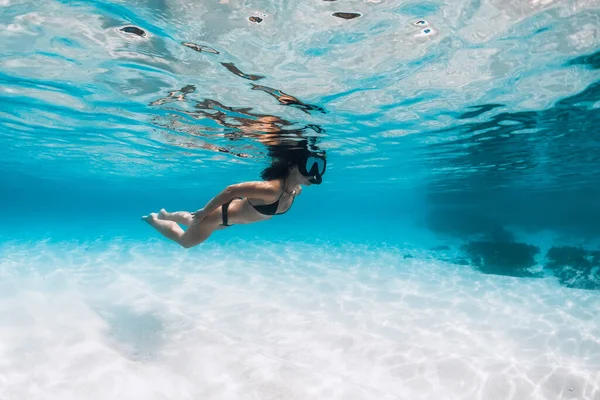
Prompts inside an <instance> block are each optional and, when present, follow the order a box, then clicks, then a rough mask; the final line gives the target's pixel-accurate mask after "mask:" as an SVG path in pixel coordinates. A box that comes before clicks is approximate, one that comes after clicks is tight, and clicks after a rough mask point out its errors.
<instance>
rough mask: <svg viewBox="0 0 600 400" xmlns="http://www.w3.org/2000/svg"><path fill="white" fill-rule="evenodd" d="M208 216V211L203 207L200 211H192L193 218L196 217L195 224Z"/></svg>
mask: <svg viewBox="0 0 600 400" xmlns="http://www.w3.org/2000/svg"><path fill="white" fill-rule="evenodd" d="M206 217H207V215H206V211H204V208H201V209H199V210H198V211H195V212H193V213H192V218H193V219H194V224H199V223H200V222H202V220H203V219H204V218H206Z"/></svg>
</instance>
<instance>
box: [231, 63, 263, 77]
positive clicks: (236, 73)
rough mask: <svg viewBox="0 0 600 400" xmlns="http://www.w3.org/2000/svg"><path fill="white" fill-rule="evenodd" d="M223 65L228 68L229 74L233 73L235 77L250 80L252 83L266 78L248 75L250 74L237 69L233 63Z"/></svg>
mask: <svg viewBox="0 0 600 400" xmlns="http://www.w3.org/2000/svg"><path fill="white" fill-rule="evenodd" d="M221 65H222V66H224V67H225V68H227V70H228V71H229V72H231V73H232V74H234V75H237V76H239V77H240V78H244V79H248V80H251V81H258V80H260V79H263V78H264V76H262V75H248V74H245V73H243V72H242V71H240V70H239V68H238V67H236V66H235V65H234V64H233V63H221Z"/></svg>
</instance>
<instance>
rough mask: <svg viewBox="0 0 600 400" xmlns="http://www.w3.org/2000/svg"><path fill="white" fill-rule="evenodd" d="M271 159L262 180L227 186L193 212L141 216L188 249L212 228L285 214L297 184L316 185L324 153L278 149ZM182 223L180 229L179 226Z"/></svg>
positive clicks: (320, 177)
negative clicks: (184, 227)
mask: <svg viewBox="0 0 600 400" xmlns="http://www.w3.org/2000/svg"><path fill="white" fill-rule="evenodd" d="M275 152H279V153H280V154H279V155H275V161H274V162H273V163H272V164H271V165H270V166H269V167H267V168H266V169H264V170H263V172H262V174H261V177H262V179H263V181H256V182H243V183H238V184H233V185H229V186H227V187H226V188H225V189H224V190H223V191H222V192H221V193H219V194H218V195H217V196H215V197H214V198H213V199H212V200H210V201H209V202H208V203H207V204H206V205H205V206H204V207H203V208H201V209H199V210H198V211H196V212H193V213H191V212H188V211H177V212H167V211H166V210H164V209H162V210H160V212H159V213H151V214H150V215H147V216H144V217H142V219H143V220H144V221H146V222H148V223H149V224H150V225H151V226H152V227H153V228H154V229H156V230H157V231H158V232H159V233H161V234H162V235H163V236H165V237H166V238H168V239H171V240H173V241H174V242H176V243H178V244H179V245H181V246H183V247H185V248H190V247H193V246H196V245H198V244H200V243H202V242H204V241H205V240H206V239H208V238H209V237H210V235H212V233H213V232H214V231H216V230H220V229H223V228H225V227H229V226H231V225H235V224H250V223H253V222H259V221H265V220H268V219H270V218H271V217H272V216H273V215H279V214H284V213H286V212H287V211H288V210H289V209H290V208H291V207H292V204H293V202H294V199H295V197H296V196H297V195H298V194H300V192H301V190H302V188H301V185H305V186H309V185H311V184H313V183H314V184H320V183H321V182H322V177H323V174H324V173H325V167H326V159H325V157H324V155H320V154H317V153H313V152H310V151H308V150H307V149H301V150H291V149H287V150H281V149H280V150H278V151H275ZM179 224H181V225H184V226H186V227H187V229H186V230H185V231H184V230H183V229H182V228H181V227H180V226H179Z"/></svg>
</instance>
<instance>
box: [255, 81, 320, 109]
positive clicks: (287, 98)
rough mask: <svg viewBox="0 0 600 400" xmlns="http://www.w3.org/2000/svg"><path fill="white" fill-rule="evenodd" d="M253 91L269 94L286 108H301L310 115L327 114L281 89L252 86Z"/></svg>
mask: <svg viewBox="0 0 600 400" xmlns="http://www.w3.org/2000/svg"><path fill="white" fill-rule="evenodd" d="M252 90H260V91H262V92H265V93H268V94H270V95H271V96H273V97H274V98H276V99H277V101H279V103H280V104H282V105H284V106H290V107H294V108H299V109H300V110H302V111H304V112H305V113H307V114H310V112H309V111H318V112H320V113H323V114H326V112H325V110H324V109H323V108H322V107H319V106H315V105H313V104H306V103H303V102H302V101H300V100H298V99H297V98H296V97H294V96H292V95H289V94H287V93H284V92H282V91H281V90H279V89H273V88H270V87H267V86H261V85H255V84H252Z"/></svg>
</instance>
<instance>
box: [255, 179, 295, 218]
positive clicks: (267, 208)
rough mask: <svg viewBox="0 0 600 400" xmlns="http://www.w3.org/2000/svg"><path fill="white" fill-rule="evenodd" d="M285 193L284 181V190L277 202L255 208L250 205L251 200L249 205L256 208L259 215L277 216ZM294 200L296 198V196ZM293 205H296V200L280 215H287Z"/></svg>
mask: <svg viewBox="0 0 600 400" xmlns="http://www.w3.org/2000/svg"><path fill="white" fill-rule="evenodd" d="M284 192H285V179H284V180H283V190H282V191H281V194H280V195H279V198H278V199H277V201H276V202H274V203H271V204H261V205H258V206H255V205H254V204H252V203H250V200H248V203H250V205H251V206H252V207H254V208H255V209H256V211H258V212H259V213H261V214H263V215H276V214H277V208H278V207H279V200H281V196H283V193H284ZM294 198H295V196H294ZM293 204H294V200H293V199H292V204H290V206H289V207H288V209H287V210H285V211H284V212H282V213H279V215H281V214H285V213H286V212H288V211H289V210H290V208H292V205H293Z"/></svg>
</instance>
